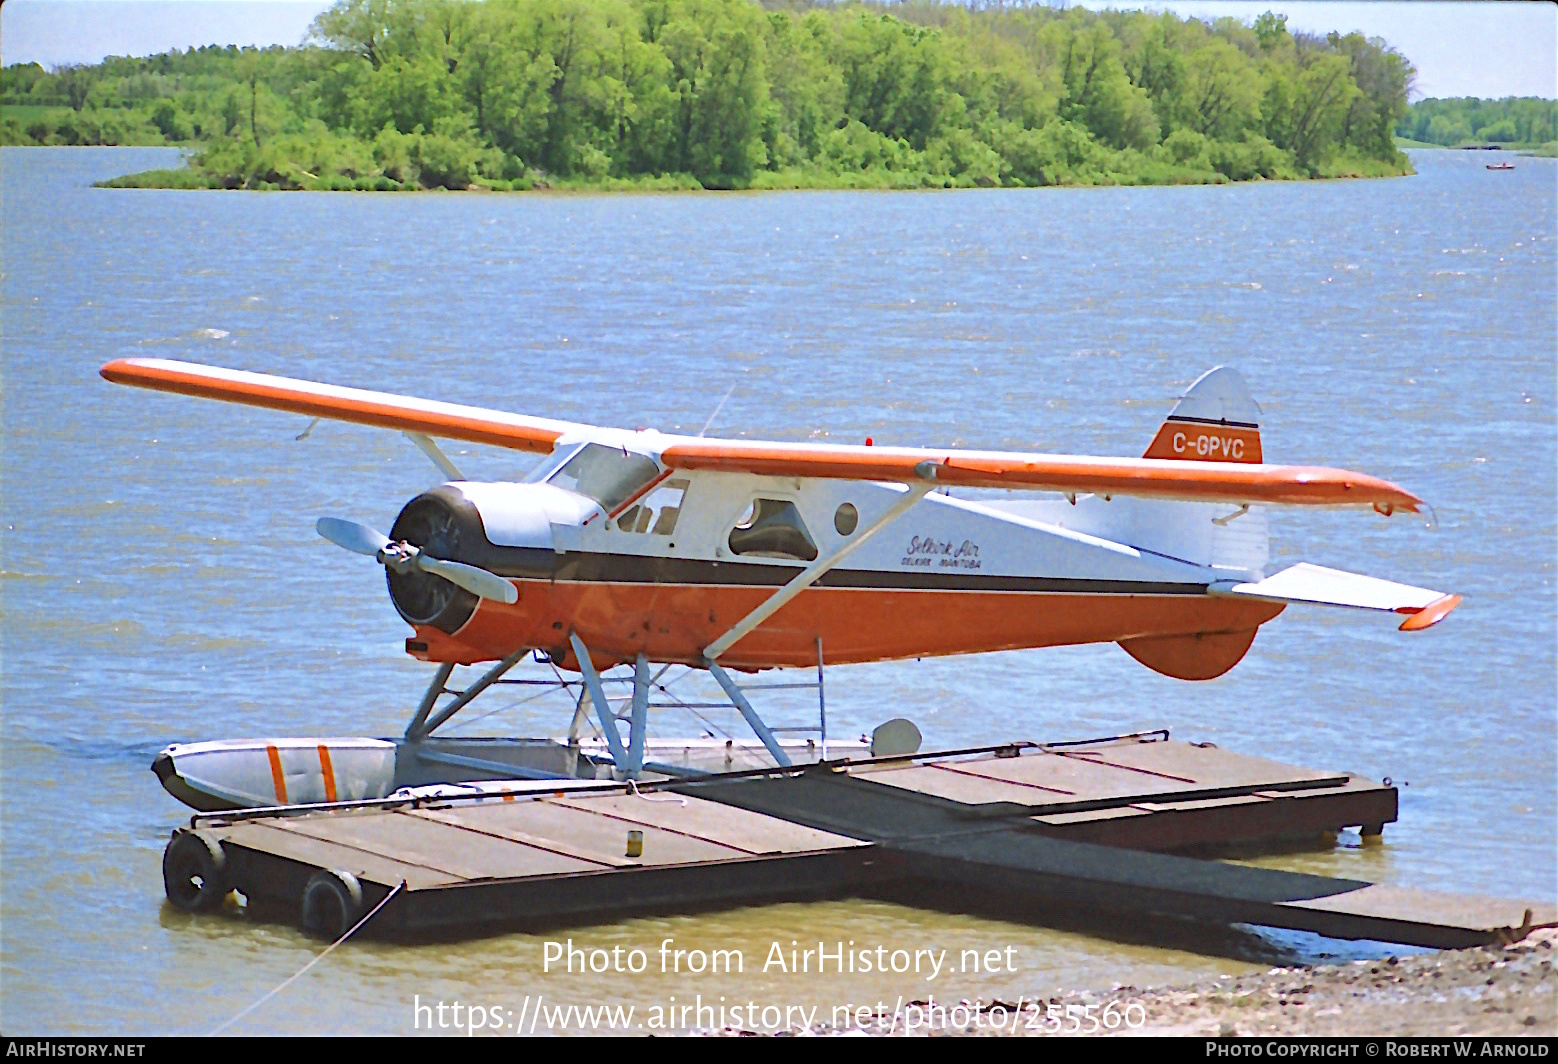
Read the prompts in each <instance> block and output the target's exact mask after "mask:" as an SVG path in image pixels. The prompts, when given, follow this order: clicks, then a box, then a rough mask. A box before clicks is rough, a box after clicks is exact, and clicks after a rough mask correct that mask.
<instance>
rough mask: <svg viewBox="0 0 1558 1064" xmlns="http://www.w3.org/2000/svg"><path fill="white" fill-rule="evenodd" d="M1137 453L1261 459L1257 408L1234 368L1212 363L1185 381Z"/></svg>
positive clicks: (1204, 459)
mask: <svg viewBox="0 0 1558 1064" xmlns="http://www.w3.org/2000/svg"><path fill="white" fill-rule="evenodd" d="M1142 457H1143V458H1172V459H1181V460H1189V461H1197V462H1253V463H1259V462H1260V461H1261V450H1260V407H1259V406H1258V405H1256V403H1255V400H1254V399H1252V398H1251V397H1250V390H1249V388H1248V387H1246V386H1245V383H1244V378H1243V377H1241V376H1239V373H1238V371H1237V370H1232V369H1229V368H1228V367H1227V366H1218V367H1217V368H1216V369H1212V370H1208V371H1207V372H1205V373H1203V374H1202V375H1201V377H1200V378H1199V379H1198V380H1197V381H1196V382H1195V383H1194V384H1192V385H1191V386H1190V390H1189V391H1187V392H1186V393H1185V394H1184V396H1183V397H1182V398H1181V399H1180V400H1179V402H1178V403H1177V404H1176V405H1175V407H1174V409H1173V410H1172V411H1170V412H1169V416H1168V420H1166V421H1164V422H1163V427H1162V428H1160V429H1158V434H1157V435H1156V436H1154V437H1153V438H1152V444H1151V445H1150V446H1149V447H1148V448H1147V453H1146V454H1144V455H1142Z"/></svg>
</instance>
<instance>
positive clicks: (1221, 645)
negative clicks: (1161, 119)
mask: <svg viewBox="0 0 1558 1064" xmlns="http://www.w3.org/2000/svg"><path fill="white" fill-rule="evenodd" d="M101 372H102V375H103V376H104V377H105V378H107V379H108V380H110V381H113V382H116V383H119V384H127V385H133V386H137V387H141V388H150V389H155V390H158V391H164V392H174V393H180V394H184V395H193V396H200V397H204V398H210V399H220V400H225V401H228V402H235V403H244V404H248V405H252V406H259V407H266V408H270V409H273V410H279V411H285V412H289V413H292V414H298V415H303V416H305V417H309V418H328V419H335V420H339V421H345V422H352V423H356V424H361V425H370V426H375V427H379V428H384V429H391V430H396V431H399V432H402V433H404V434H405V435H406V436H408V437H409V438H410V439H411V441H412V442H414V443H415V444H416V445H417V446H418V447H419V448H420V449H421V450H422V451H423V452H425V453H426V455H427V456H428V457H429V458H430V459H431V461H432V462H433V464H434V465H435V466H437V468H438V470H439V472H440V473H441V474H442V476H443V477H444V478H446V482H445V483H442V484H440V485H438V486H437V487H434V488H431V489H430V490H427V491H424V492H422V493H420V494H418V495H417V496H415V497H414V498H412V499H411V500H410V501H409V502H408V503H406V505H405V506H404V508H403V509H402V510H401V511H400V513H399V515H398V516H397V517H396V518H395V520H394V522H393V524H392V525H391V526H390V529H389V532H388V534H385V533H382V532H379V531H377V530H375V529H374V528H372V527H369V526H367V525H364V524H360V523H357V522H354V521H350V520H345V519H341V518H334V517H326V518H322V519H320V520H319V521H318V524H317V530H318V532H319V534H320V535H321V536H323V537H324V538H325V539H327V540H329V541H330V542H331V543H334V544H336V545H337V546H339V547H343V548H345V549H347V550H349V551H353V552H355V553H357V554H360V555H363V556H365V557H367V558H370V559H373V560H374V561H376V562H377V563H378V564H379V565H381V566H383V568H384V571H385V576H386V579H387V581H388V585H389V597H390V601H391V602H392V603H393V605H394V607H395V609H396V610H397V611H398V612H399V614H400V616H401V617H402V618H403V619H404V620H405V622H406V623H407V624H408V625H409V626H410V628H411V633H412V634H411V635H410V636H409V637H407V639H406V642H405V650H406V652H407V653H408V654H410V655H411V656H413V657H415V658H417V659H420V660H422V661H426V662H429V663H432V664H434V665H435V666H436V671H435V674H434V676H433V678H432V681H431V683H430V684H429V687H428V689H427V693H426V694H425V696H424V697H423V698H422V700H421V703H420V704H419V705H418V706H417V707H416V709H415V711H414V713H413V714H412V718H411V722H410V724H409V726H408V727H407V729H406V731H405V734H404V735H403V736H401V737H400V738H398V739H368V738H293V739H286V738H270V739H253V740H217V741H213V742H198V743H189V744H177V745H174V746H171V747H169V748H168V749H167V750H165V751H163V752H162V753H161V754H160V755H159V756H158V758H157V760H156V763H155V764H154V766H153V768H154V769H155V771H156V772H157V774H158V776H159V777H160V778H161V780H162V782H163V785H164V786H165V787H166V788H167V790H168V791H169V792H170V793H172V794H173V795H174V796H175V797H178V798H179V799H181V800H183V801H184V802H186V803H187V804H189V805H192V806H194V807H195V808H198V809H205V810H212V809H224V808H233V807H242V806H251V807H252V806H268V805H278V804H282V805H284V804H288V803H307V802H321V801H331V802H333V801H338V800H341V801H344V800H349V799H368V798H380V797H383V796H385V795H387V794H390V793H391V792H394V791H397V790H398V789H401V788H405V787H428V786H432V787H438V786H446V787H450V786H452V787H476V788H478V789H479V788H481V787H484V786H496V787H498V788H512V787H514V786H516V785H521V784H517V783H516V781H527V780H533V781H536V783H535V785H536V786H541V787H556V786H561V785H564V784H565V782H566V781H567V780H569V779H596V778H616V779H637V778H639V777H641V776H642V775H644V774H646V773H651V774H653V773H664V774H671V775H676V774H695V773H697V772H700V771H703V772H706V771H711V770H717V769H719V768H721V767H730V766H731V757H732V748H733V744H732V742H731V741H729V740H727V741H724V742H720V741H719V740H718V739H717V738H716V739H704V740H677V739H661V738H654V739H651V737H650V736H649V723H648V711H649V710H650V709H651V708H662V707H663V706H664V705H667V703H664V702H663V701H662V702H655V701H654V699H655V698H657V697H660V694H661V693H663V692H664V691H665V690H666V688H665V685H664V684H663V683H661V682H660V680H661V677H663V676H664V673H665V671H666V670H667V669H670V668H674V667H681V668H685V669H689V670H701V671H702V672H704V673H706V674H707V675H708V676H710V677H712V679H713V680H714V682H715V683H717V685H718V687H719V689H720V690H721V691H723V693H724V696H725V697H726V698H728V705H729V706H730V707H732V708H733V709H734V710H735V711H738V712H739V714H740V716H741V717H742V718H744V720H745V722H746V724H747V725H748V726H749V727H750V729H751V731H752V734H753V736H754V738H755V741H753V742H751V744H750V751H751V752H754V753H755V754H756V755H757V756H759V757H761V758H766V762H765V763H768V764H776V765H784V766H788V765H791V764H793V763H795V762H796V761H797V760H800V759H810V760H817V759H819V758H823V759H826V758H828V757H829V756H845V757H848V756H856V755H860V754H876V755H878V756H881V755H888V756H892V755H897V754H903V753H913V752H914V751H915V750H916V749H917V748H918V744H919V741H920V736H919V733H918V731H917V730H916V729H915V728H914V727H913V726H912V724H909V723H908V722H904V721H893V722H889V723H888V724H887V725H884V726H883V727H882V728H880V729H878V731H877V732H876V733H874V734H873V736H871V737H870V738H869V740H867V739H866V737H862V739H861V740H860V741H853V742H848V743H843V744H840V743H837V742H835V743H834V745H833V748H832V750H831V751H830V749H829V746H828V738H827V731H826V728H827V726H826V708H825V699H824V697H823V689H822V675H823V669H824V667H825V666H826V665H835V664H842V663H853V662H875V661H887V660H893V659H904V658H918V657H926V656H932V655H951V654H974V653H981V652H987V651H996V650H1014V649H1021V648H1035V647H1050V646H1062V645H1075V644H1082V643H1103V642H1112V643H1118V644H1119V645H1120V647H1122V648H1123V649H1124V650H1125V652H1126V653H1128V654H1129V655H1130V656H1131V657H1133V658H1135V659H1136V660H1137V661H1138V662H1140V663H1141V664H1143V665H1145V666H1147V667H1148V668H1150V669H1154V670H1156V671H1157V672H1160V673H1162V674H1164V675H1167V676H1171V677H1176V678H1179V679H1183V680H1208V679H1212V678H1214V677H1217V676H1220V675H1222V674H1223V673H1225V672H1227V671H1228V670H1229V669H1231V668H1232V667H1233V666H1234V665H1235V664H1237V663H1238V662H1239V661H1240V659H1242V658H1243V657H1244V655H1245V653H1246V652H1247V651H1248V650H1249V648H1250V645H1251V643H1252V642H1253V641H1254V639H1255V635H1256V632H1257V631H1258V630H1259V628H1260V626H1261V625H1263V624H1265V623H1266V622H1268V621H1270V620H1272V619H1273V618H1274V617H1276V616H1277V615H1278V614H1280V613H1281V612H1282V611H1283V609H1284V608H1286V607H1287V606H1288V605H1290V604H1302V605H1318V606H1335V607H1344V608H1351V609H1358V610H1365V611H1375V612H1382V613H1388V614H1395V615H1399V616H1400V617H1401V623H1400V628H1401V629H1402V630H1405V631H1418V630H1422V629H1425V628H1428V627H1430V626H1431V625H1434V624H1436V623H1438V622H1439V621H1440V620H1442V619H1443V618H1444V617H1445V615H1447V614H1448V613H1449V612H1450V611H1451V610H1452V609H1454V608H1455V606H1456V605H1457V604H1458V603H1459V602H1460V598H1459V596H1457V595H1453V594H1447V593H1444V592H1441V591H1435V590H1430V589H1427V588H1421V587H1414V586H1411V585H1407V584H1400V583H1395V582H1392V581H1388V580H1382V579H1378V578H1375V577H1369V576H1362V575H1359V574H1355V573H1349V572H1343V571H1340V570H1337V569H1330V568H1324V567H1321V566H1318V565H1313V564H1310V563H1307V562H1306V563H1299V564H1296V565H1292V566H1289V567H1288V568H1285V569H1283V570H1281V571H1280V572H1277V573H1274V574H1271V575H1267V574H1266V572H1265V570H1266V566H1267V562H1268V531H1267V521H1266V516H1265V508H1266V507H1270V506H1308V507H1316V506H1318V507H1332V508H1349V509H1361V510H1365V511H1375V512H1377V513H1379V514H1383V515H1385V516H1387V517H1388V516H1390V515H1392V514H1397V513H1413V512H1417V511H1418V509H1419V506H1420V505H1421V500H1420V499H1418V498H1417V497H1416V496H1414V495H1412V494H1411V493H1409V492H1408V491H1406V490H1405V489H1403V488H1400V487H1398V486H1396V485H1395V484H1392V483H1389V482H1387V481H1385V480H1381V479H1379V478H1377V477H1374V476H1370V475H1367V474H1363V473H1357V472H1351V471H1348V470H1344V469H1334V468H1327V467H1320V466H1297V465H1272V464H1267V463H1266V462H1265V461H1264V456H1263V453H1262V449H1261V437H1260V408H1259V407H1258V405H1257V404H1256V403H1255V401H1254V400H1253V399H1252V398H1251V396H1250V393H1249V390H1248V388H1247V387H1246V385H1245V383H1244V381H1243V379H1242V378H1241V377H1240V376H1239V374H1238V373H1237V372H1235V371H1234V370H1231V369H1228V368H1217V369H1213V370H1211V371H1210V372H1208V373H1206V374H1204V375H1203V376H1202V377H1200V378H1199V379H1198V380H1197V381H1196V382H1195V383H1194V384H1193V385H1192V386H1191V388H1190V389H1189V390H1188V391H1187V392H1186V393H1185V394H1184V396H1183V397H1181V398H1180V400H1179V402H1178V404H1177V405H1176V406H1175V407H1174V408H1173V410H1172V412H1171V413H1170V414H1169V415H1168V418H1167V420H1165V421H1164V422H1163V424H1162V425H1161V426H1160V427H1159V428H1158V430H1157V433H1156V434H1155V435H1154V436H1153V438H1152V441H1151V443H1150V444H1149V446H1148V447H1147V449H1146V451H1145V453H1144V454H1143V455H1142V457H1140V458H1110V457H1093V456H1085V455H1054V454H1027V453H1013V452H997V451H976V450H960V449H935V448H909V447H887V446H882V447H878V446H873V445H872V443H871V441H870V440H867V441H866V442H865V443H864V444H862V445H858V446H857V445H839V444H823V443H780V442H759V441H751V440H732V439H713V438H705V437H702V436H697V437H693V436H684V435H672V434H667V433H661V432H657V431H653V430H645V431H626V430H621V429H613V428H602V427H597V426H593V425H585V424H577V423H573V422H566V421H556V420H550V419H546V418H539V417H531V416H524V415H518V414H511V413H504V412H500V411H494V410H486V409H481V408H477V407H470V406H460V405H454V404H450V403H443V402H435V401H430V400H426V399H416V398H409V397H404V396H399V395H392V394H387V393H383V392H376V391H365V390H360V389H356V388H346V387H339V386H335V385H327V384H318V383H313V382H309V381H303V380H294V379H290V378H285V377H277V376H271V375H267V374H261V373H249V372H243V371H239V370H232V369H221V368H216V367H211V366H204V365H197V364H193V363H187V362H177V361H169V360H162V359H122V360H118V361H114V362H110V363H108V364H107V365H105V366H104V367H103V368H102V371H101ZM438 440H455V441H462V442H468V443H476V444H487V445H492V446H495V447H500V448H508V449H511V450H516V451H524V452H530V453H534V454H539V455H543V456H545V457H543V458H542V459H541V460H540V462H539V464H538V465H536V467H535V468H534V469H533V470H532V471H531V472H530V474H529V475H528V476H526V477H525V478H524V479H523V480H520V481H517V482H498V483H494V482H475V481H471V480H468V479H466V478H465V477H464V476H463V475H462V474H461V472H460V470H459V468H458V467H457V466H456V465H455V463H454V462H453V461H452V460H451V459H450V458H449V456H448V454H447V453H446V452H445V451H444V450H443V449H442V448H441V447H440V446H439V445H438V443H437V441H438ZM963 488H968V489H1004V491H1005V492H1015V493H1020V494H1016V495H1000V494H999V493H987V494H989V495H992V496H996V497H992V498H985V497H981V498H968V497H958V498H954V497H952V496H951V494H949V492H950V490H951V489H963ZM1036 493H1047V495H1046V496H1041V497H1034V496H1035V494H1036ZM960 495H961V493H960ZM530 657H533V658H535V660H537V661H539V662H542V663H544V664H547V665H549V666H551V668H552V669H553V670H554V672H555V674H556V679H555V683H556V684H557V685H558V686H559V687H560V688H561V689H563V690H565V691H568V692H570V697H572V694H573V693H575V692H576V693H577V698H576V699H575V700H574V701H573V710H574V714H573V718H572V722H571V724H570V728H569V732H568V736H567V737H566V738H565V739H555V740H554V739H547V740H524V739H517V740H501V739H494V740H481V739H472V740H461V739H458V738H446V737H440V736H435V735H434V734H433V733H434V731H435V730H436V729H438V728H440V727H441V726H443V725H444V724H446V723H447V722H448V721H449V720H450V719H451V718H453V717H454V716H455V715H456V714H457V713H459V712H460V711H461V710H462V709H464V708H465V707H466V706H468V705H469V704H470V703H471V702H472V701H473V700H474V699H476V698H477V697H478V696H480V695H481V694H482V693H483V692H485V691H488V690H490V689H492V688H493V687H495V686H496V685H499V684H503V683H513V682H543V681H517V680H513V679H510V678H507V674H508V673H509V671H510V670H511V669H513V668H514V666H515V665H517V664H518V663H519V662H520V661H521V660H523V659H526V658H530ZM457 666H470V667H483V668H484V669H485V671H484V672H483V673H482V674H481V675H480V676H479V677H478V678H476V679H475V680H474V681H473V682H470V683H468V684H466V685H465V686H464V687H463V688H460V689H456V688H452V687H451V686H450V681H451V675H452V673H453V670H454V669H455V668H456V667H457ZM785 668H790V669H796V668H804V669H808V670H810V669H815V670H816V676H817V679H816V683H815V687H816V691H817V696H818V703H819V718H820V719H819V728H818V731H819V732H820V738H821V743H820V744H819V743H818V742H817V739H816V738H808V739H806V740H805V741H804V742H801V741H800V740H798V739H796V738H793V737H789V738H787V737H785V736H783V735H781V734H778V732H779V729H776V728H771V727H770V726H769V724H768V723H767V722H766V721H765V720H764V717H763V716H762V714H761V713H759V711H758V709H757V708H756V707H755V706H754V705H753V703H752V700H751V699H750V698H749V697H748V694H749V692H751V691H752V690H753V689H754V688H760V687H763V686H765V685H763V684H755V683H746V684H743V683H740V682H738V679H737V676H740V677H742V678H747V677H750V676H751V675H752V674H755V673H759V672H761V671H763V670H769V669H785ZM733 674H735V675H733ZM574 677H577V678H576V679H575V678H574ZM610 682H617V683H620V684H623V685H625V686H626V688H627V690H628V693H627V694H625V695H619V696H617V697H615V698H613V697H608V695H607V693H606V688H607V685H608V683H610ZM766 686H770V687H773V686H777V687H786V686H795V685H787V684H770V685H766ZM807 686H810V685H807ZM616 690H622V688H620V687H619V688H616ZM670 704H675V703H674V702H673V703H670ZM592 716H593V718H594V721H593V724H592V723H591V722H590V718H591V717H592ZM594 725H598V730H599V738H598V739H596V738H594V737H593V736H588V735H585V734H583V733H584V732H586V731H588V730H589V728H591V727H593V726H594ZM624 728H625V734H624ZM792 730H799V729H792ZM673 758H674V760H673ZM494 780H496V781H502V782H500V783H497V784H488V783H484V782H481V781H494Z"/></svg>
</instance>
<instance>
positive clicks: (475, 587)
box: [314, 517, 519, 605]
mask: <svg viewBox="0 0 1558 1064" xmlns="http://www.w3.org/2000/svg"><path fill="white" fill-rule="evenodd" d="M314 528H315V530H316V531H317V532H318V533H319V534H320V535H321V536H323V537H324V538H325V539H328V540H329V541H330V542H331V543H334V544H335V545H336V546H337V547H344V548H346V549H347V550H349V551H352V552H353V553H354V554H366V555H367V556H368V557H370V558H376V559H378V560H379V562H380V563H382V564H383V565H385V566H387V567H389V568H391V569H393V570H395V571H396V572H397V573H404V572H407V571H409V570H420V571H421V572H424V573H430V574H432V575H433V576H441V577H443V578H444V579H445V580H447V581H449V582H450V583H451V584H453V585H455V586H456V587H461V588H464V589H465V590H466V591H469V592H470V593H471V594H473V595H476V596H478V597H480V598H484V599H496V600H497V601H498V602H506V603H508V604H510V605H513V604H514V603H515V602H518V601H519V592H518V590H516V589H515V587H514V585H513V584H511V583H509V582H508V581H507V580H505V579H503V578H502V577H501V576H498V575H497V574H496V573H489V572H488V571H487V570H485V569H480V568H477V567H476V566H474V565H466V564H465V563H464V562H451V561H445V560H444V559H442V558H434V557H431V556H429V555H427V554H423V553H422V551H421V550H420V549H419V548H417V547H414V546H412V545H411V544H409V543H395V542H392V541H391V540H390V538H389V537H388V536H386V535H385V534H384V533H382V532H380V531H378V530H376V529H372V528H369V527H368V526H367V525H360V524H358V523H357V522H356V521H343V520H341V519H340V518H339V517H321V518H320V519H319V521H318V522H317V523H316V524H315V525H314Z"/></svg>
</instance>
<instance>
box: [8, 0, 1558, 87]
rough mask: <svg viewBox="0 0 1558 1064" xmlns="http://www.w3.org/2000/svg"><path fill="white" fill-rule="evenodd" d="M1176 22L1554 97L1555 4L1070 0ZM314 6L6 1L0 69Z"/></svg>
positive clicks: (269, 21) (285, 24) (212, 30)
mask: <svg viewBox="0 0 1558 1064" xmlns="http://www.w3.org/2000/svg"><path fill="white" fill-rule="evenodd" d="M1072 2H1074V3H1076V4H1078V5H1079V6H1083V7H1089V8H1105V7H1117V8H1120V9H1122V10H1132V9H1137V8H1143V7H1145V8H1150V9H1154V10H1169V11H1173V12H1175V13H1176V14H1178V15H1181V16H1185V17H1194V18H1202V19H1213V18H1218V17H1221V16H1224V15H1229V16H1232V17H1234V18H1237V19H1240V20H1242V21H1246V22H1248V21H1250V20H1252V19H1254V18H1255V17H1256V16H1257V15H1259V14H1261V13H1262V12H1263V11H1268V10H1270V11H1274V12H1276V13H1278V14H1285V15H1287V16H1288V28H1289V29H1290V30H1305V31H1309V32H1312V33H1326V32H1328V31H1330V30H1338V31H1340V32H1342V33H1348V32H1351V31H1353V30H1361V31H1362V32H1363V33H1364V34H1365V35H1367V36H1370V37H1383V38H1384V39H1385V40H1386V42H1387V43H1389V44H1390V45H1391V46H1392V47H1394V48H1395V49H1396V50H1397V51H1399V52H1401V53H1402V54H1403V55H1405V56H1406V57H1407V58H1408V59H1409V60H1411V61H1412V64H1413V66H1415V67H1416V68H1417V80H1416V84H1415V88H1414V91H1413V94H1412V95H1413V98H1414V99H1422V98H1425V97H1432V96H1483V97H1493V98H1497V97H1503V96H1544V97H1547V98H1548V99H1552V98H1554V97H1558V4H1553V3H1543V2H1537V3H1531V2H1527V0H1449V2H1441V0H1380V2H1356V0H1321V2H1302V0H1301V2H1283V0H1134V2H1133V0H1072ZM328 6H329V4H328V3H326V2H323V0H4V5H3V6H0V62H3V63H5V64H11V63H27V62H37V63H41V64H43V65H44V66H45V67H52V66H57V65H60V64H64V63H95V62H97V61H98V60H100V59H102V58H103V57H104V56H107V55H151V54H153V53H156V52H162V51H167V50H168V49H170V48H191V47H197V46H200V45H205V44H238V45H250V44H252V45H261V46H263V45H270V44H287V45H292V44H298V43H299V42H301V41H302V40H303V37H304V35H305V34H306V33H307V32H308V25H309V23H310V22H312V21H313V19H314V16H315V15H317V14H319V12H321V11H323V10H325V8H327V7H328Z"/></svg>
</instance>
